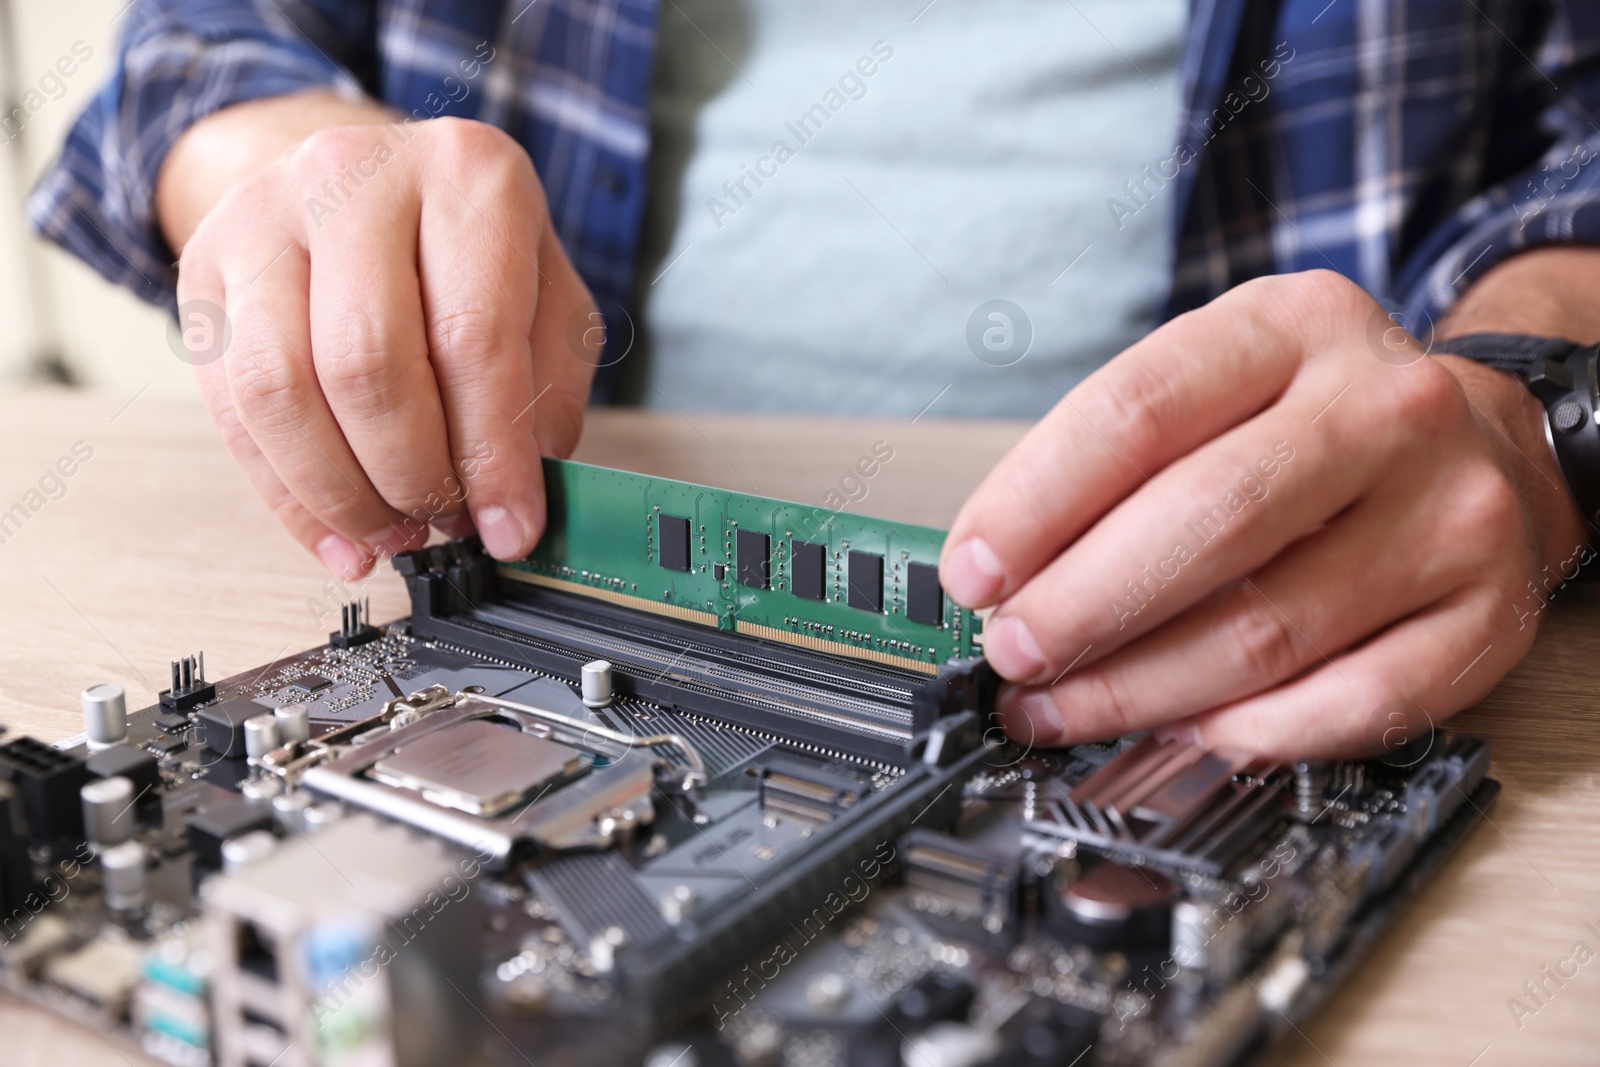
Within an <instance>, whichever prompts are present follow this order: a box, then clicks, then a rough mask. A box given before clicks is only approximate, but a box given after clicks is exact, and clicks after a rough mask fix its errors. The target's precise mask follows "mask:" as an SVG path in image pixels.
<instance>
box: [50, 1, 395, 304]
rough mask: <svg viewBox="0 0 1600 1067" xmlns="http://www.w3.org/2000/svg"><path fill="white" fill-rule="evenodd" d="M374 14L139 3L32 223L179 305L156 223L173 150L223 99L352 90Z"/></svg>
mask: <svg viewBox="0 0 1600 1067" xmlns="http://www.w3.org/2000/svg"><path fill="white" fill-rule="evenodd" d="M285 6H286V7H288V8H292V9H294V10H295V13H296V18H295V21H294V22H292V23H291V22H290V21H289V19H288V17H287V16H286V15H285V13H284V8H285ZM373 19H374V12H373V4H372V3H371V2H362V0H299V2H291V0H282V5H280V3H276V2H273V0H263V2H257V3H241V2H238V0H136V2H135V3H134V4H133V6H132V8H131V9H130V11H129V12H128V15H127V21H126V23H125V26H124V29H123V32H122V39H121V44H120V48H119V54H118V56H117V60H116V65H115V67H114V68H113V71H112V74H111V77H110V79H109V81H108V82H107V83H106V85H105V86H104V87H103V88H102V89H101V91H100V93H99V94H98V95H97V96H96V97H95V99H94V101H93V102H92V103H91V105H90V106H89V108H88V109H87V110H86V111H85V112H84V113H83V115H82V116H80V117H79V119H78V121H77V122H76V123H75V124H74V125H73V127H72V129H71V131H70V132H69V133H68V135H67V140H66V144H65V145H64V147H63V148H62V151H61V155H60V156H59V157H58V158H57V160H56V161H55V162H54V163H53V164H52V165H51V166H50V167H49V169H47V170H46V171H45V173H44V175H43V176H42V177H41V178H40V180H39V183H38V184H37V186H36V187H35V188H34V190H33V193H32V194H31V196H30V197H29V201H28V214H29V217H30V219H31V221H32V224H33V226H34V228H35V229H36V231H37V232H38V233H39V234H40V235H41V236H44V237H46V238H48V239H49V240H51V241H54V242H55V243H57V244H59V245H61V246H62V247H63V248H65V249H67V250H68V251H69V252H71V253H73V254H74V255H76V256H77V257H79V258H80V259H82V260H83V261H84V262H86V263H88V264H89V265H90V266H91V267H93V268H94V269H95V270H96V271H98V272H99V273H100V274H102V275H104V276H105V277H106V278H107V279H108V280H110V281H112V282H114V283H116V284H118V285H123V286H126V287H127V288H129V289H131V290H133V292H134V293H136V294H138V295H139V296H140V297H142V298H143V299H145V300H147V301H149V302H151V303H154V304H160V305H164V306H166V307H167V308H169V309H172V308H174V307H175V304H176V291H177V268H176V267H175V265H174V263H173V258H174V257H173V254H172V250H171V249H170V248H169V247H168V246H167V243H166V240H165V239H164V238H163V237H162V235H161V231H160V227H159V226H158V225H157V222H156V218H155V187H156V178H157V176H158V174H159V173H160V169H161V165H162V163H163V162H164V161H165V160H166V158H167V153H168V152H169V151H170V150H171V148H172V145H173V143H174V142H175V141H176V140H177V139H178V137H179V136H180V135H181V134H182V133H183V132H184V131H185V130H186V129H188V128H189V127H190V126H191V125H192V124H193V123H195V122H196V121H198V120H199V119H201V118H204V117H205V116H206V115H209V114H211V113H212V112H215V111H218V110H221V109H222V108H225V107H227V106H229V105H230V104H236V103H240V102H243V101H246V100H254V99H258V98H261V97H267V96H281V95H284V94H288V93H294V92H298V91H302V90H307V89H316V88H324V89H334V90H336V91H339V92H344V93H347V94H350V95H359V94H360V92H361V88H360V85H359V83H358V81H357V75H356V73H355V71H357V70H370V69H371V68H372V66H373V63H374V60H373V58H372V45H371V41H372V38H373V29H372V27H373Z"/></svg>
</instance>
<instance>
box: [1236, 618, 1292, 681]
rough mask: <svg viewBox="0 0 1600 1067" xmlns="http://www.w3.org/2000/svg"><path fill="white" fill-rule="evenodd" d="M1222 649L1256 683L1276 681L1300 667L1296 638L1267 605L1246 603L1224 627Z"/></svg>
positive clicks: (1290, 627) (1283, 619) (1287, 625)
mask: <svg viewBox="0 0 1600 1067" xmlns="http://www.w3.org/2000/svg"><path fill="white" fill-rule="evenodd" d="M1224 641H1225V647H1226V648H1228V649H1230V650H1231V651H1232V654H1233V656H1234V657H1235V659H1236V661H1237V662H1238V664H1239V666H1240V667H1241V668H1242V669H1243V670H1244V671H1245V672H1246V674H1247V675H1248V676H1249V677H1250V678H1251V679H1254V680H1256V681H1260V682H1275V681H1278V680H1280V679H1282V678H1287V677H1288V676H1289V675H1291V674H1293V673H1294V672H1295V671H1296V670H1298V669H1299V667H1300V648H1299V635H1298V634H1296V633H1295V631H1294V628H1293V627H1292V626H1290V625H1289V622H1288V620H1287V619H1285V618H1284V617H1283V616H1282V615H1281V614H1280V613H1279V612H1278V611H1277V609H1275V608H1273V607H1272V606H1271V605H1269V604H1264V603H1259V602H1258V603H1250V604H1245V605H1244V606H1242V607H1241V608H1240V609H1239V610H1237V611H1235V612H1234V613H1233V615H1232V617H1231V618H1230V619H1228V621H1227V624H1226V626H1225V628H1224Z"/></svg>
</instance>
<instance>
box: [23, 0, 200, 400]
mask: <svg viewBox="0 0 1600 1067" xmlns="http://www.w3.org/2000/svg"><path fill="white" fill-rule="evenodd" d="M127 3H128V0H0V102H3V108H0V118H3V117H4V116H5V115H12V114H13V113H14V111H15V110H16V109H17V108H18V107H19V106H20V107H22V108H23V111H24V112H25V113H27V112H29V108H28V107H27V106H26V104H25V102H24V101H25V96H26V94H28V93H29V91H30V90H34V91H37V92H38V94H39V95H38V96H35V97H33V98H32V100H33V101H34V102H35V103H37V102H38V100H39V99H41V98H42V99H43V101H44V102H43V104H42V105H41V106H39V107H38V110H37V111H34V112H32V113H30V114H27V120H26V122H25V123H23V124H22V126H21V129H20V132H17V131H16V130H15V127H16V121H15V118H13V120H12V124H11V126H9V127H8V126H3V125H0V379H3V380H4V381H6V382H17V381H26V380H30V379H31V380H38V379H40V378H58V379H59V378H61V377H63V376H65V377H67V378H68V379H69V380H72V381H75V382H79V383H82V384H84V385H91V386H99V387H102V388H105V389H106V390H107V391H108V392H112V393H116V394H126V395H129V396H131V395H133V393H134V392H135V391H136V390H139V389H141V388H145V387H146V386H148V391H147V394H146V395H160V394H165V395H174V394H179V395H196V394H195V387H194V382H193V378H192V374H191V371H190V369H189V367H188V366H187V365H186V364H184V363H182V362H181V361H180V360H178V359H177V358H176V357H175V356H174V355H173V354H172V351H171V350H170V349H169V348H168V347H167V334H166V329H167V319H166V316H165V314H164V313H163V312H160V311H158V310H156V309H155V308H152V307H150V306H148V305H146V304H143V303H141V302H140V301H139V300H137V299H135V298H134V297H133V296H132V295H131V294H129V293H128V292H126V291H125V290H122V289H119V288H115V287H113V286H111V285H109V284H108V283H106V282H105V281H103V280H102V279H101V278H100V276H99V275H97V274H95V273H94V272H93V271H91V270H90V269H89V268H87V267H85V266H83V265H82V264H81V263H79V262H78V261H77V260H75V259H72V258H71V257H69V256H67V255H66V254H64V253H62V252H60V251H58V250H56V249H55V248H54V246H49V245H46V244H45V243H44V242H42V241H39V240H37V239H36V238H34V237H32V236H30V235H29V234H28V231H27V227H26V224H25V222H24V219H23V213H22V205H23V201H24V199H25V198H26V196H27V192H28V190H29V189H30V188H32V186H33V183H34V181H35V180H37V178H38V176H39V174H40V172H41V171H43V170H44V168H45V166H46V164H47V163H49V161H50V160H51V159H52V158H54V156H55V155H56V152H57V149H58V146H59V145H60V143H61V140H62V138H63V137H64V136H65V135H66V131H67V127H68V126H70V125H71V123H72V120H73V119H74V118H75V117H76V116H77V114H78V112H79V111H80V110H82V108H83V106H84V104H85V103H87V102H88V100H89V98H90V97H92V96H93V95H94V94H95V92H97V91H98V90H99V88H100V86H101V84H102V83H103V82H104V81H105V77H106V74H107V72H108V71H109V70H110V68H111V61H112V55H113V44H114V42H115V39H116V34H117V27H118V23H119V22H120V19H121V16H122V13H123V11H124V9H125V8H126V7H127ZM79 42H82V43H81V45H79V48H78V53H77V54H78V55H81V54H82V53H83V49H84V47H85V46H86V47H87V48H88V49H89V50H91V51H92V54H91V56H90V58H89V59H88V61H87V62H83V63H77V62H76V57H74V62H73V63H71V64H68V65H69V66H76V67H77V69H76V70H75V72H74V73H73V74H72V75H71V76H70V77H61V76H60V74H59V72H58V69H57V66H56V64H57V61H58V60H59V59H60V58H61V57H62V56H72V55H73V46H74V45H78V44H79ZM14 134H15V135H14Z"/></svg>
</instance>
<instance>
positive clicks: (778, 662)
mask: <svg viewBox="0 0 1600 1067" xmlns="http://www.w3.org/2000/svg"><path fill="white" fill-rule="evenodd" d="M410 556H411V558H409V559H407V558H406V557H396V562H397V566H400V565H401V564H402V562H403V563H404V566H403V568H402V573H403V574H406V578H407V585H408V588H409V589H410V592H411V594H412V616H411V628H412V633H413V634H414V635H415V636H417V637H419V638H422V639H424V640H437V641H444V642H447V643H450V644H453V645H457V646H463V647H467V648H473V649H478V650H480V651H481V652H483V653H484V654H488V655H493V656H497V657H500V658H502V659H505V660H507V661H510V662H513V663H520V664H523V665H526V666H528V667H529V668H531V669H533V670H538V671H544V672H546V673H550V674H555V675H561V676H567V677H575V676H576V675H577V674H578V672H579V668H580V667H581V666H582V664H583V663H585V662H587V661H588V660H591V659H596V658H604V659H607V660H609V661H611V663H612V665H613V667H614V669H615V677H616V682H617V690H618V692H619V693H621V694H623V695H631V696H636V697H639V698H641V699H645V700H649V701H652V702H654V703H657V704H660V705H663V706H665V707H672V708H681V709H683V710H687V711H691V712H693V713H695V714H699V715H704V716H708V717H711V718H716V719H721V720H722V721H724V722H727V723H729V724H731V725H736V726H742V727H747V728H752V729H756V730H764V731H766V732H769V733H772V734H775V735H779V736H783V737H786V738H791V739H793V740H794V741H796V742H798V743H800V744H803V745H804V744H810V745H814V746H816V747H818V748H822V749H828V750H834V751H847V752H852V753H855V754H858V755H860V756H862V757H864V758H867V759H869V760H876V761H879V762H881V763H884V764H886V765H889V766H903V765H904V764H905V762H906V761H907V759H908V750H909V748H910V747H911V744H912V742H913V740H914V739H915V738H916V737H917V736H918V735H919V734H921V733H923V732H924V731H926V730H927V729H928V727H929V726H930V725H931V724H932V722H933V720H934V719H935V718H936V717H938V716H940V715H943V714H948V713H950V712H952V711H958V710H963V709H965V708H972V707H976V706H977V704H978V691H977V690H978V687H979V686H980V685H983V684H991V683H990V682H989V681H988V679H989V676H988V674H987V673H986V672H984V671H983V670H982V669H981V668H976V667H975V666H974V664H973V663H972V662H966V663H956V664H951V665H949V666H947V667H941V668H940V671H939V673H938V674H936V675H934V676H931V677H930V676H927V675H923V674H919V673H916V672H912V671H909V670H906V669H904V668H899V667H894V666H890V665H886V664H876V663H871V662H867V661H862V660H857V659H851V658H848V657H843V656H829V655H824V654H821V653H816V652H811V651H808V650H805V649H799V648H793V647H791V646H788V645H778V644H772V643H768V642H763V641H761V640H759V639H756V638H752V637H749V636H746V635H741V634H734V633H724V632H723V631H719V630H714V629H708V628H706V627H703V626H698V625H695V624H693V623H688V622H683V621H680V620H676V619H672V618H667V617H663V616H660V615H656V614H648V613H645V612H642V611H639V610H637V609H633V608H629V607H625V606H621V605H616V604H611V603H606V602H603V601H598V600H593V599H590V598H587V597H583V596H580V595H576V594H573V593H567V592H562V591H558V590H552V589H548V588H543V587H540V586H533V585H523V584H516V585H514V587H513V588H509V589H498V590H497V589H496V587H495V582H494V574H493V568H492V565H490V564H489V563H488V561H487V558H486V557H476V558H475V557H473V556H471V555H468V554H466V553H463V552H459V551H458V552H454V553H444V552H436V551H434V550H428V551H427V553H426V554H425V553H413V554H410ZM427 566H432V567H433V569H432V570H427V569H424V568H425V567H427ZM507 584H508V585H511V584H512V583H507Z"/></svg>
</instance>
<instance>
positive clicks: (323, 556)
mask: <svg viewBox="0 0 1600 1067" xmlns="http://www.w3.org/2000/svg"><path fill="white" fill-rule="evenodd" d="M191 300H203V301H207V302H209V303H211V304H214V305H215V306H217V307H222V306H223V303H224V301H225V300H226V294H225V292H224V285H223V281H222V277H221V275H220V274H219V273H218V272H217V271H216V270H215V269H214V268H213V266H212V264H210V263H209V262H207V261H205V260H204V259H203V258H198V257H196V256H195V255H193V254H190V255H186V256H185V257H184V259H183V262H182V265H181V270H180V272H179V277H178V301H179V304H180V305H181V304H183V303H187V302H188V301H191ZM195 377H196V380H197V382H198V384H199V387H200V395H201V398H202V400H203V401H204V402H205V405H206V409H207V410H208V411H209V412H210V414H211V419H212V422H213V423H215V424H216V427H217V430H218V432H219V434H220V436H221V437H222V441H223V444H224V445H225V446H226V447H227V449H228V452H229V454H231V455H232V456H233V459H234V462H236V463H237V464H238V465H239V467H240V468H241V469H242V470H243V471H244V472H245V477H246V478H247V479H248V480H249V482H250V484H251V486H252V488H254V489H255V491H256V493H257V494H258V495H259V496H260V497H261V499H262V500H263V501H265V503H266V505H267V507H269V508H270V509H271V510H272V512H273V514H274V515H275V516H276V517H277V519H278V521H279V522H280V523H282V524H283V526H284V527H285V528H286V529H287V530H288V531H289V533H290V535H291V536H293V537H294V539H295V540H296V541H298V542H300V544H301V545H303V546H304V547H305V548H306V549H307V550H308V551H310V552H311V553H312V554H314V555H315V556H317V558H318V559H320V560H321V561H322V564H323V566H325V567H327V568H328V570H330V571H332V572H333V573H334V574H335V575H337V576H338V577H340V578H342V579H346V580H349V579H353V578H359V577H361V576H362V575H364V574H365V573H366V572H367V570H368V569H369V568H370V567H371V566H372V563H373V560H372V557H371V556H370V555H369V554H368V553H366V552H365V551H364V550H363V549H362V548H361V547H360V546H358V545H356V544H354V543H353V542H351V541H350V540H348V539H347V538H345V537H342V536H340V535H339V534H337V533H335V532H334V531H333V530H331V529H329V528H328V527H327V526H326V525H325V524H324V523H322V522H319V521H318V520H317V518H316V517H315V516H314V515H312V514H311V513H310V512H309V511H307V510H306V509H305V508H304V507H302V506H301V505H300V502H299V501H298V500H296V499H295V498H294V494H293V493H291V492H289V490H288V488H287V487H286V486H285V485H284V484H283V480H282V479H280V478H279V477H278V475H277V473H276V472H274V471H273V469H272V465H271V464H270V463H268V462H267V459H266V457H265V456H263V455H262V454H261V450H260V449H258V448H257V447H256V445H255V442H254V441H253V440H251V438H250V434H249V432H248V431H247V430H246V429H245V427H244V424H243V422H242V421H240V419H239V413H238V411H237V409H236V408H235V407H234V404H233V396H232V394H231V393H230V391H229V388H228V373H227V369H226V367H225V366H224V365H223V364H222V363H220V362H216V361H211V362H206V363H202V364H199V365H197V366H196V367H195Z"/></svg>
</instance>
